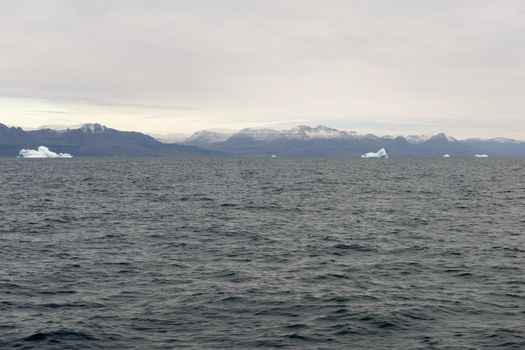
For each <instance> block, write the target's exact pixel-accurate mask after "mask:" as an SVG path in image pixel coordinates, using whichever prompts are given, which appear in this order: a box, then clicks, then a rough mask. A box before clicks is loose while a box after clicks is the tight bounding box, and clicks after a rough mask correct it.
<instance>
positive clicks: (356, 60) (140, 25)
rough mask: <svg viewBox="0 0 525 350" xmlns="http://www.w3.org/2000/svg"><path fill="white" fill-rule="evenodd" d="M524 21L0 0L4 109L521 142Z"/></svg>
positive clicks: (462, 13)
mask: <svg viewBox="0 0 525 350" xmlns="http://www.w3.org/2000/svg"><path fill="white" fill-rule="evenodd" d="M524 17H525V3H524V2H523V1H520V0H508V1H505V3H504V4H502V3H501V2H497V1H493V0H490V1H489V0H417V1H416V0H398V1H388V0H372V1H352V0H265V1H260V0H257V1H256V0H224V1H214V0H188V1H186V0H173V1H170V0H104V1H102V0H89V1H88V0H78V1H67V0H61V1H59V0H45V1H41V0H38V1H37V0H32V1H31V0H28V1H12V0H11V1H2V0H0V46H1V47H2V55H0V77H1V82H2V83H1V84H0V98H3V100H0V115H1V116H2V119H5V122H10V123H12V124H22V125H32V126H36V125H37V124H49V123H50V122H55V121H56V122H60V123H63V122H64V121H70V122H72V123H78V122H82V121H89V120H95V119H96V121H101V122H104V123H107V124H109V125H111V126H115V127H125V128H128V129H139V130H144V131H153V132H180V131H188V132H189V131H193V130H195V129H199V128H202V127H240V126H263V125H270V124H274V125H275V124H282V125H283V127H284V126H287V124H291V123H294V121H296V120H303V121H304V122H305V123H311V124H317V123H324V124H330V125H332V126H334V127H342V128H351V129H357V130H371V131H376V130H379V131H385V132H396V131H403V130H407V131H408V132H434V131H441V130H444V131H447V132H450V133H455V134H458V135H460V136H461V135H462V134H470V135H472V134H476V135H479V136H483V135H494V134H495V133H496V134H502V135H508V136H514V137H522V138H525V130H524V128H523V127H522V126H520V124H521V125H523V124H524V123H523V120H524V107H523V102H522V99H523V96H524V94H525V60H524V59H523V57H525V45H524V44H525V43H524V39H523V38H525V21H523V18H524ZM1 101H3V102H1ZM6 101H9V102H6ZM42 111H45V112H46V113H44V112H42ZM50 112H51V113H50ZM54 112H55V113H54ZM9 118H12V120H11V119H9ZM53 118H54V119H53Z"/></svg>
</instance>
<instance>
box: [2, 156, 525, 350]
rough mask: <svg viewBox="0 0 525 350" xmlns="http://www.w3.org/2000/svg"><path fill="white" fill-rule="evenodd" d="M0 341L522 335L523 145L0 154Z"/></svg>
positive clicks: (474, 341) (385, 344)
mask: <svg viewBox="0 0 525 350" xmlns="http://www.w3.org/2000/svg"><path fill="white" fill-rule="evenodd" d="M0 263H1V269H0V348H2V349H273V348H285V349H404V350H406V349H495V348H501V349H524V348H525V160H512V159H506V160H504V159H490V158H489V159H454V158H452V159H426V160H424V159H421V160H418V159H404V160H395V159H389V160H362V159H355V160H344V159H285V158H277V159H266V158H261V159H188V160H177V159H166V158H164V159H162V158H156V159H142V158H138V159H80V158H77V159H70V160H36V159H35V160H29V159H26V160H24V159H0Z"/></svg>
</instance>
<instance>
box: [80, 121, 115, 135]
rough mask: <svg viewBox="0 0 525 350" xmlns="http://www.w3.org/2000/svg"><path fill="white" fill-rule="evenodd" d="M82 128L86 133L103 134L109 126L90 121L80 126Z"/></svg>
mask: <svg viewBox="0 0 525 350" xmlns="http://www.w3.org/2000/svg"><path fill="white" fill-rule="evenodd" d="M80 130H82V131H83V132H84V133H86V134H101V133H103V132H105V131H107V130H108V128H107V127H106V126H104V125H101V124H99V123H88V124H83V125H82V126H81V127H80Z"/></svg>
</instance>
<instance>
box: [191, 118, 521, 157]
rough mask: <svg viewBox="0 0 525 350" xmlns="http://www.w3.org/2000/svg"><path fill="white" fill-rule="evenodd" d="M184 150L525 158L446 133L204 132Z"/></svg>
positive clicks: (509, 144) (495, 143)
mask: <svg viewBox="0 0 525 350" xmlns="http://www.w3.org/2000/svg"><path fill="white" fill-rule="evenodd" d="M183 144H187V145H194V146H198V147H201V148H205V149H209V150H216V151H220V152H224V153H227V154H234V155H270V154H275V155H285V156H320V157H324V156H332V157H339V156H340V157H359V156H360V155H362V154H364V153H367V152H370V151H377V150H379V149H381V148H386V149H387V151H388V153H389V155H391V156H394V157H441V156H443V155H444V154H449V155H451V156H461V157H467V156H474V155H475V154H489V155H491V156H500V157H525V142H523V141H517V140H511V139H506V138H494V139H488V140H483V139H466V140H458V139H455V138H453V137H450V136H447V135H445V134H444V133H440V134H436V135H434V136H431V137H424V136H418V135H411V136H407V137H403V136H397V137H393V136H381V137H380V136H376V135H373V134H366V135H362V134H358V133H356V132H353V131H343V130H338V129H334V128H329V127H326V126H322V125H319V126H317V127H310V126H297V127H295V128H292V129H289V130H284V131H279V130H273V129H266V128H246V129H243V130H241V131H239V132H236V133H233V134H225V133H220V132H215V131H209V130H202V131H198V132H196V133H194V134H193V135H192V136H191V137H189V138H188V139H187V140H185V141H184V142H183Z"/></svg>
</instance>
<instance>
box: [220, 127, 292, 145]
mask: <svg viewBox="0 0 525 350" xmlns="http://www.w3.org/2000/svg"><path fill="white" fill-rule="evenodd" d="M281 137H283V133H281V132H279V131H277V130H273V129H268V128H246V129H242V130H241V131H239V132H238V133H236V134H234V135H232V137H230V138H229V140H233V139H248V140H252V141H259V142H272V141H275V140H277V139H279V138H281Z"/></svg>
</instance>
